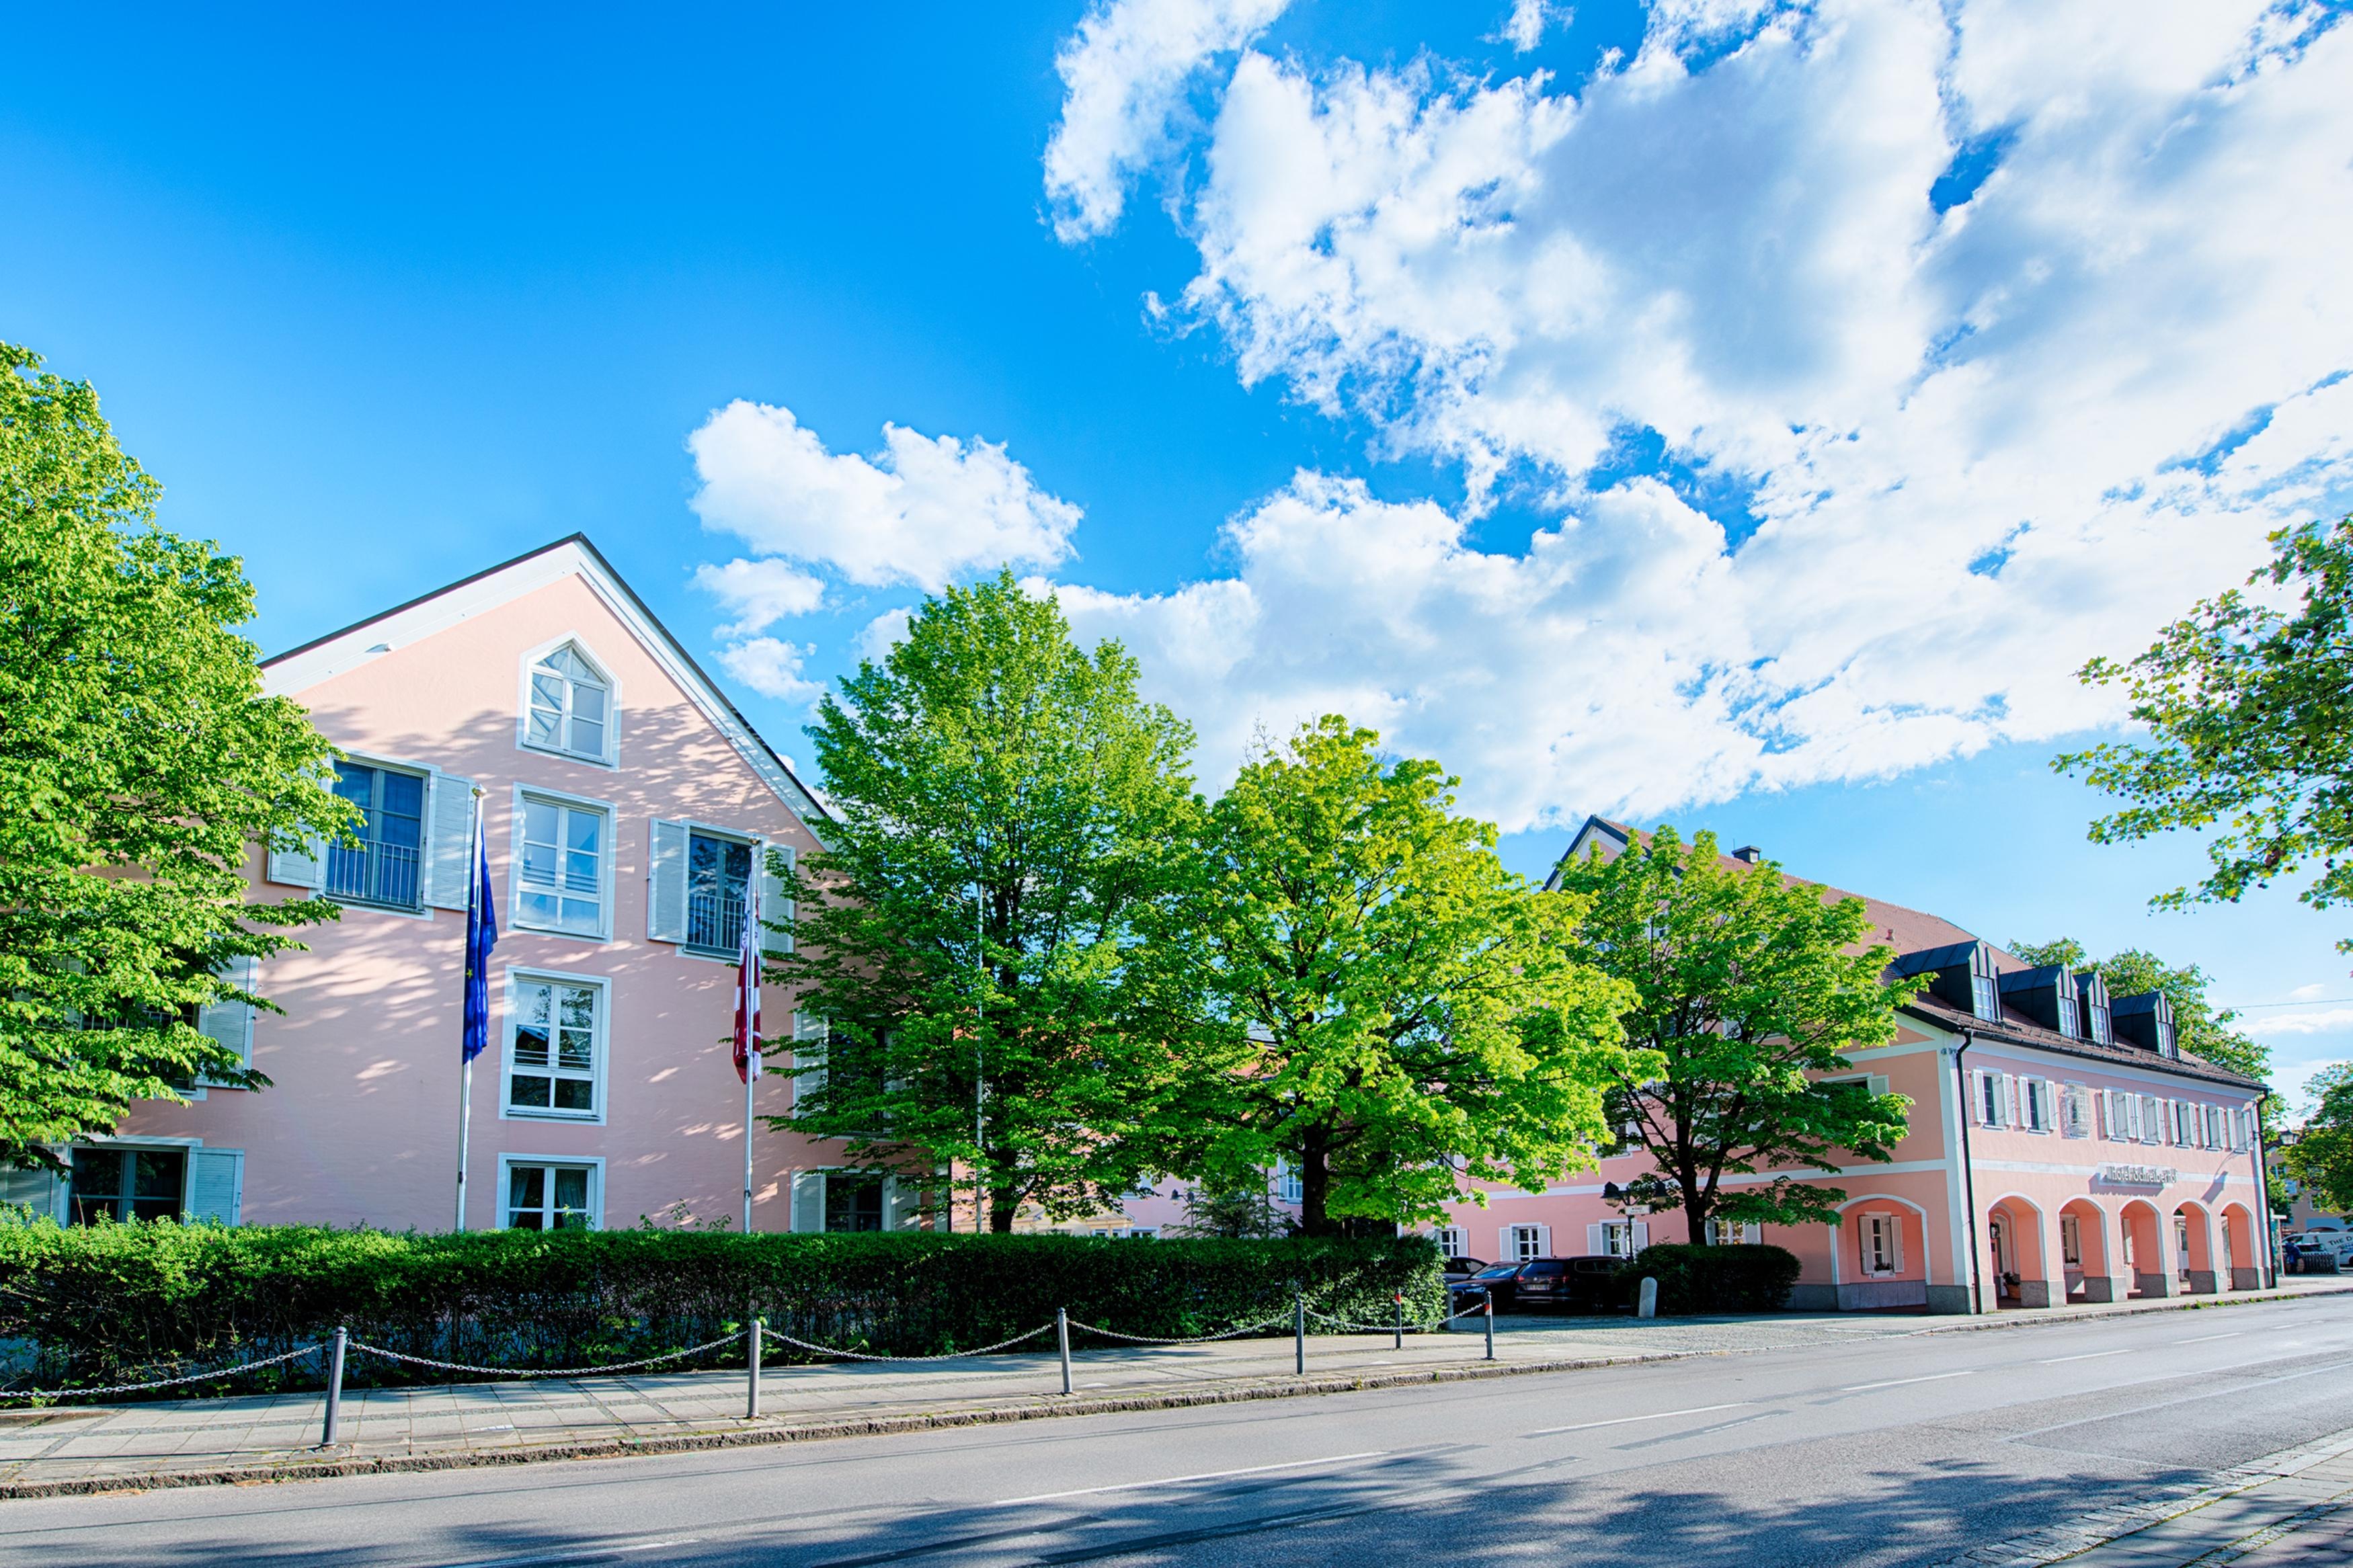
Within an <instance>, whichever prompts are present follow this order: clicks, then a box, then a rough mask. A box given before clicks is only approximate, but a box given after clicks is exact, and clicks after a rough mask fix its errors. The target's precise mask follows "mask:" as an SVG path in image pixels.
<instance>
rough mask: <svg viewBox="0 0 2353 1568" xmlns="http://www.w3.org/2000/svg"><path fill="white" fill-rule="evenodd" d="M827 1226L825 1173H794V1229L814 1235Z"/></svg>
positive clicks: (805, 1234) (800, 1232)
mask: <svg viewBox="0 0 2353 1568" xmlns="http://www.w3.org/2000/svg"><path fill="white" fill-rule="evenodd" d="M824 1228H825V1173H824V1172H823V1171H795V1172H794V1173H793V1229H794V1231H795V1232H797V1233H798V1234H800V1235H804V1236H814V1235H815V1234H817V1233H818V1231H821V1230H823V1229H824Z"/></svg>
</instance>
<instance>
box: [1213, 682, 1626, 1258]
mask: <svg viewBox="0 0 2353 1568" xmlns="http://www.w3.org/2000/svg"><path fill="white" fill-rule="evenodd" d="M1378 741H1379V737H1378V736H1377V735H1376V734H1375V733H1374V732H1373V731H1370V730H1361V729H1356V728H1353V727H1351V726H1350V725H1349V724H1348V723H1347V721H1345V720H1344V719H1340V718H1336V717H1333V718H1326V719H1324V720H1323V721H1321V722H1319V723H1316V724H1313V725H1309V726H1305V727H1303V728H1302V729H1301V730H1300V731H1298V733H1296V734H1295V735H1293V737H1292V739H1291V740H1290V741H1289V742H1287V743H1286V744H1284V745H1282V746H1281V747H1266V748H1262V749H1261V751H1260V752H1258V754H1257V755H1255V756H1254V757H1252V758H1251V759H1250V761H1249V763H1247V764H1246V765H1245V766H1244V767H1243V768H1242V770H1241V773H1240V777H1238V778H1237V779H1236V780H1235V781H1234V784H1233V787H1232V788H1231V789H1230V790H1229V791H1227V793H1226V795H1224V797H1223V798H1221V799H1220V800H1219V801H1218V803H1217V804H1216V805H1214V806H1212V807H1211V808H1210V812H1209V822H1208V834H1207V838H1206V842H1207V845H1208V874H1207V876H1206V879H1205V881H1204V884H1203V886H1202V888H1201V889H1200V891H1199V895H1198V900H1197V901H1196V903H1195V905H1194V908H1193V910H1192V912H1191V916H1190V923H1191V929H1192V931H1194V933H1195V936H1196V939H1197V941H1198V943H1199V947H1200V952H1201V953H1202V955H1203V956H1202V961H1203V963H1204V965H1205V973H1206V975H1207V979H1206V982H1205V984H1206V988H1207V991H1208V996H1209V998H1210V1000H1211V1004H1212V1011H1213V1013H1214V1014H1215V1016H1218V1017H1219V1018H1220V1019H1221V1020H1222V1021H1223V1023H1224V1026H1225V1029H1226V1049H1225V1050H1224V1051H1222V1052H1220V1053H1219V1063H1218V1065H1219V1073H1218V1077H1217V1079H1216V1098H1215V1102H1214V1104H1211V1105H1209V1106H1208V1107H1207V1108H1206V1109H1207V1114H1208V1120H1209V1122H1210V1124H1211V1125H1213V1126H1214V1127H1215V1128H1216V1129H1217V1131H1218V1136H1217V1139H1216V1142H1215V1145H1214V1147H1213V1148H1212V1150H1211V1151H1210V1152H1209V1155H1208V1163H1209V1165H1210V1167H1211V1169H1212V1170H1214V1171H1217V1172H1219V1173H1223V1174H1224V1175H1225V1176H1226V1178H1227V1179H1239V1178H1240V1177H1241V1176H1243V1175H1244V1174H1245V1173H1253V1172H1257V1171H1260V1170H1261V1169H1262V1168H1263V1167H1265V1166H1266V1165H1269V1164H1271V1163H1272V1162H1273V1161H1274V1160H1275V1159H1276V1158H1277V1157H1280V1158H1281V1159H1282V1160H1284V1161H1286V1162H1287V1163H1289V1164H1290V1165H1291V1167H1292V1168H1293V1169H1294V1170H1296V1171H1297V1172H1298V1173H1299V1179H1300V1188H1301V1193H1302V1205H1301V1218H1300V1225H1301V1228H1302V1230H1303V1231H1304V1232H1305V1233H1306V1234H1308V1235H1310V1236H1320V1235H1329V1234H1332V1233H1334V1232H1335V1231H1337V1230H1340V1229H1342V1228H1344V1225H1345V1222H1348V1221H1352V1220H1354V1221H1360V1222H1367V1223H1368V1224H1369V1225H1371V1226H1396V1225H1398V1224H1400V1223H1410V1222H1414V1221H1419V1220H1427V1219H1435V1218H1438V1217H1440V1215H1443V1213H1444V1212H1445V1208H1444V1205H1446V1203H1447V1202H1449V1201H1450V1200H1452V1199H1454V1198H1456V1197H1458V1196H1459V1195H1460V1194H1461V1191H1462V1189H1463V1187H1464V1185H1465V1183H1466V1181H1467V1180H1488V1181H1509V1182H1513V1183H1515V1184H1520V1185H1523V1186H1526V1187H1530V1188H1541V1187H1542V1186H1543V1184H1545V1183H1546V1182H1547V1181H1549V1180H1551V1179H1553V1178H1554V1177H1556V1176H1557V1175H1559V1174H1560V1173H1563V1172H1564V1171H1567V1170H1569V1169H1572V1168H1574V1167H1575V1166H1576V1165H1577V1164H1578V1163H1589V1161H1590V1155H1591V1148H1592V1144H1593V1142H1594V1141H1595V1140H1596V1139H1597V1138H1598V1137H1599V1135H1600V1131H1601V1125H1602V1123H1601V1090H1602V1086H1603V1085H1604V1084H1605V1083H1606V1082H1608V1081H1609V1080H1610V1079H1611V1078H1612V1077H1614V1076H1616V1075H1618V1074H1620V1073H1621V1072H1623V1071H1624V1070H1626V1068H1625V1063H1626V1058H1625V1052H1624V1049H1623V1047H1622V1044H1621V1037H1620V1032H1619V1029H1618V1026H1617V1021H1616V1020H1617V1013H1618V1010H1619V1009H1620V1007H1621V1006H1622V1005H1624V1004H1625V1003H1626V1001H1627V1000H1628V998H1627V996H1626V994H1625V993H1624V991H1623V989H1622V988H1621V987H1620V986H1618V985H1615V984H1611V983H1610V982H1609V981H1608V980H1606V979H1604V978H1603V977H1602V976H1601V975H1600V974H1599V973H1596V972H1595V971H1594V970H1592V969H1591V968H1589V967H1587V966H1586V965H1584V964H1580V963H1576V962H1573V961H1572V960H1570V959H1569V958H1568V957H1567V952H1566V948H1567V941H1568V937H1569V933H1570V931H1572V930H1573V928H1574V927H1575V924H1576V921H1577V913H1578V911H1579V910H1580V908H1581V902H1580V900H1575V899H1553V898H1547V897H1546V896H1545V895H1543V894H1542V893H1540V892H1539V891H1538V890H1537V889H1535V888H1533V887H1531V886H1529V885H1528V884H1527V883H1526V882H1525V880H1524V879H1521V878H1519V877H1516V876H1514V875H1513V874H1512V873H1511V872H1510V871H1508V870H1506V869H1504V865H1503V862H1502V861H1500V860H1499V859H1497V858H1496V857H1495V852H1494V843H1495V830H1494V828H1493V826H1490V825H1488V824H1486V823H1483V822H1478V821H1474V820H1472V819H1471V818H1469V817H1465V816H1456V815H1455V814H1454V813H1453V811H1452V809H1451V807H1452V805H1453V802H1454V795H1453V790H1454V786H1455V782H1456V781H1454V780H1453V779H1451V778H1449V777H1447V776H1445V774H1444V773H1442V772H1441V771H1440V768H1439V767H1438V765H1437V764H1436V763H1430V762H1421V761H1414V760H1405V761H1398V762H1388V763H1384V762H1383V761H1382V760H1381V758H1380V757H1379V756H1378V755H1377V752H1376V750H1375V748H1376V746H1377V742H1378Z"/></svg>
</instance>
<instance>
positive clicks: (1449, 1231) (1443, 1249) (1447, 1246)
mask: <svg viewBox="0 0 2353 1568" xmlns="http://www.w3.org/2000/svg"><path fill="white" fill-rule="evenodd" d="M1438 1253H1439V1256H1440V1257H1441V1258H1467V1257H1469V1256H1470V1253H1471V1233H1470V1232H1469V1231H1467V1230H1465V1229H1463V1228H1462V1227H1461V1226H1459V1225H1450V1226H1447V1227H1446V1228H1445V1229H1443V1230H1441V1231H1440V1232H1439V1233H1438Z"/></svg>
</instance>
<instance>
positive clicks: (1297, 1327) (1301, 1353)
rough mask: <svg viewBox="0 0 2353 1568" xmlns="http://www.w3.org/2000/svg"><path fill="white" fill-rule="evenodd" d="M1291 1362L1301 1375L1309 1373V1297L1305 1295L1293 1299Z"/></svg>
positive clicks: (1294, 1369)
mask: <svg viewBox="0 0 2353 1568" xmlns="http://www.w3.org/2000/svg"><path fill="white" fill-rule="evenodd" d="M1291 1362H1292V1369H1293V1371H1295V1372H1296V1373H1298V1374H1299V1375H1300V1376H1302V1377H1305V1376H1306V1375H1307V1298H1306V1297H1305V1296H1303V1295H1302V1296H1293V1298H1292V1299H1291Z"/></svg>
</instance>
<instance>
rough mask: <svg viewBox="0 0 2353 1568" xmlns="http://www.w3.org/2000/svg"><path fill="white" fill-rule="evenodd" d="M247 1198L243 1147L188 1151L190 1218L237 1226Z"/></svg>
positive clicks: (188, 1207) (188, 1210)
mask: <svg viewBox="0 0 2353 1568" xmlns="http://www.w3.org/2000/svg"><path fill="white" fill-rule="evenodd" d="M244 1198H245V1152H244V1151H243V1150H239V1149H192V1150H190V1151H189V1152H188V1203H187V1217H188V1219H189V1221H190V1222H191V1223H194V1222H195V1221H197V1220H206V1219H209V1220H217V1221H218V1222H219V1223H221V1224H222V1225H235V1224H236V1223H237V1210H238V1209H239V1207H240V1206H242V1205H243V1201H244Z"/></svg>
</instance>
